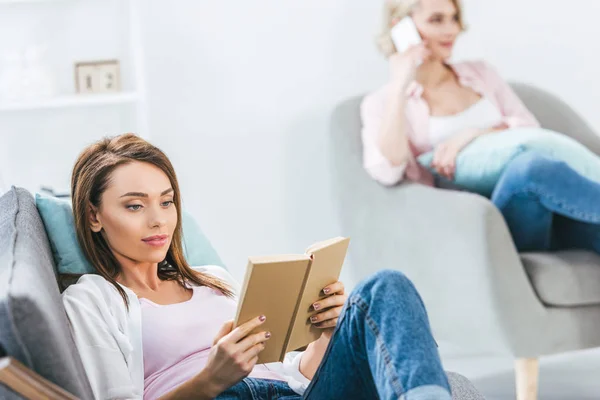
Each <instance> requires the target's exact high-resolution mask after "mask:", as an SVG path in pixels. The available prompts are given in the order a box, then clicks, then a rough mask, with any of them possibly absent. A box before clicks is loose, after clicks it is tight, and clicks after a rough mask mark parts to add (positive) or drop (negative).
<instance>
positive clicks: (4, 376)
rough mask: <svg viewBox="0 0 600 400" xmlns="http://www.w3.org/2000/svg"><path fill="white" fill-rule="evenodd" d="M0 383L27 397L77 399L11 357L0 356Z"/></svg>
mask: <svg viewBox="0 0 600 400" xmlns="http://www.w3.org/2000/svg"><path fill="white" fill-rule="evenodd" d="M0 383H2V384H4V385H6V386H7V387H9V388H10V389H11V390H13V391H14V392H16V393H18V394H19V395H21V396H23V397H25V398H27V399H50V400H54V399H56V400H60V399H67V400H77V397H75V396H73V395H72V394H70V393H69V392H67V391H65V390H63V389H61V388H60V387H58V386H56V385H55V384H54V383H52V382H50V381H49V380H47V379H45V378H43V377H42V376H41V375H38V374H37V373H36V372H34V371H32V370H30V369H29V368H27V367H25V366H24V365H23V364H21V363H20V362H19V361H17V360H15V359H14V358H12V357H3V358H0Z"/></svg>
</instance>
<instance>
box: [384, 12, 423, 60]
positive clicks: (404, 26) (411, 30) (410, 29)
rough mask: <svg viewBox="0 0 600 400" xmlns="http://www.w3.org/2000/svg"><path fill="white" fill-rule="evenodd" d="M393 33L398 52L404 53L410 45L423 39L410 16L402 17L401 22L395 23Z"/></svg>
mask: <svg viewBox="0 0 600 400" xmlns="http://www.w3.org/2000/svg"><path fill="white" fill-rule="evenodd" d="M391 35H392V41H393V42H394V45H395V46H396V50H398V53H404V52H405V51H406V50H408V49H409V48H410V47H412V46H414V45H417V44H419V43H421V42H422V41H423V40H422V39H421V35H420V34H419V31H418V30H417V26H416V25H415V23H414V21H413V19H412V18H411V17H410V16H408V17H404V18H402V19H401V20H400V22H398V23H397V24H396V25H394V27H393V28H392V31H391Z"/></svg>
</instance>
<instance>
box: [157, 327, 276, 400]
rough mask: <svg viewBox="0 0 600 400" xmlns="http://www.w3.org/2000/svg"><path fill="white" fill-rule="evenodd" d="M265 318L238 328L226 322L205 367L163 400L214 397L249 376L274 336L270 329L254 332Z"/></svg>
mask: <svg viewBox="0 0 600 400" xmlns="http://www.w3.org/2000/svg"><path fill="white" fill-rule="evenodd" d="M264 321H265V318H264V317H259V318H255V319H253V320H250V321H248V322H246V323H245V324H242V325H240V326H239V327H237V328H234V327H233V321H228V322H226V323H225V325H223V327H221V330H220V331H219V333H218V334H217V337H216V338H215V340H214V343H213V347H212V348H211V349H210V354H209V355H208V361H207V362H206V366H205V367H204V369H203V370H202V371H200V373H198V375H196V376H194V377H193V378H192V379H190V380H188V381H187V382H185V383H183V384H182V385H180V386H179V387H177V388H175V389H174V390H172V391H171V392H169V393H167V394H165V395H164V396H162V397H161V400H172V399H178V400H183V399H201V400H205V399H214V398H215V397H217V396H218V395H219V394H220V393H222V392H223V391H225V390H226V389H227V388H229V387H231V386H233V385H235V384H236V383H238V382H239V381H241V380H242V379H244V378H245V377H247V376H248V375H249V374H250V372H252V368H254V366H255V365H256V362H257V361H258V354H259V353H260V352H261V351H262V350H264V348H265V345H264V342H265V341H267V340H268V339H269V338H270V337H271V334H270V333H268V332H259V333H254V334H251V332H252V331H253V330H254V329H255V328H258V327H259V326H260V325H262V324H263V323H264Z"/></svg>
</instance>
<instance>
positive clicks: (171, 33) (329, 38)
mask: <svg viewBox="0 0 600 400" xmlns="http://www.w3.org/2000/svg"><path fill="white" fill-rule="evenodd" d="M465 3H466V4H465V5H466V17H467V21H468V23H469V25H470V31H469V32H468V33H467V34H465V36H464V38H463V40H462V42H461V43H460V44H459V48H458V51H457V58H459V59H460V58H479V57H483V58H486V59H487V60H489V61H490V62H492V63H493V64H495V65H496V66H497V68H498V69H499V70H500V72H501V73H502V74H503V75H505V77H507V78H510V79H516V80H522V81H526V82H530V83H534V84H537V85H540V86H542V87H544V88H546V89H548V90H550V91H552V92H554V93H557V94H559V95H561V96H562V97H563V98H565V99H566V100H567V101H568V102H569V103H571V104H572V105H573V106H574V107H575V109H576V110H578V111H579V112H581V113H582V114H583V115H584V116H585V117H586V118H587V119H588V120H589V121H590V122H591V123H592V124H593V125H594V126H595V127H596V128H597V129H599V130H600V114H598V113H596V112H595V111H596V110H595V108H596V107H597V105H598V101H597V100H598V93H600V79H598V78H597V73H596V71H599V70H600V68H599V67H600V65H599V64H600V58H599V57H598V55H597V53H595V51H596V48H597V46H595V44H596V39H595V38H597V37H600V25H599V24H597V23H596V21H595V19H596V17H597V15H598V11H600V2H595V1H592V0H575V1H572V2H570V3H569V5H568V8H566V7H565V5H564V4H565V3H564V2H562V1H560V2H559V1H548V0H527V1H523V0H504V1H501V2H498V1H491V0H466V1H465ZM149 4H150V6H149V7H148V8H147V10H146V13H145V16H144V23H145V38H146V40H147V42H146V44H147V49H146V51H147V60H148V80H149V95H150V103H149V104H150V110H151V112H150V114H151V121H150V124H151V127H152V134H153V137H154V138H155V141H156V142H157V143H158V144H159V145H160V146H162V147H163V148H164V149H165V150H167V151H168V154H169V155H171V157H172V158H173V160H174V161H175V163H176V166H177V168H178V172H179V176H180V179H181V181H182V186H183V189H184V195H185V197H184V199H185V201H186V205H187V207H188V208H189V209H190V210H192V212H193V213H194V214H195V215H197V217H198V218H199V219H200V220H201V221H202V224H203V226H204V227H205V230H206V231H207V233H208V234H209V236H210V237H211V238H212V240H213V242H214V244H215V246H216V247H217V249H218V250H219V252H220V253H221V254H222V256H223V258H224V259H225V261H226V263H227V264H228V265H229V266H230V268H231V269H232V270H233V271H234V274H236V275H237V276H241V274H242V271H243V268H244V266H245V260H246V257H247V256H248V255H250V254H261V253H270V252H298V251H301V250H302V249H303V248H304V247H305V246H306V245H307V244H309V243H310V242H312V241H314V240H318V239H323V238H326V237H328V236H332V235H337V234H342V235H343V234H344V232H341V231H340V230H339V229H338V227H337V224H336V218H335V210H334V206H333V204H332V198H331V195H330V192H329V190H328V179H329V177H328V174H327V154H326V151H325V149H324V146H325V143H326V140H327V135H328V118H329V114H330V112H331V110H332V108H333V107H334V105H335V104H336V102H338V101H340V100H341V99H344V98H346V97H348V96H350V95H354V94H358V93H362V92H365V91H366V90H368V89H370V88H373V87H376V86H377V85H379V84H380V83H381V82H383V81H384V79H385V78H386V76H387V66H386V65H385V62H384V61H383V59H382V58H380V57H379V55H378V54H377V53H376V51H375V49H374V46H373V37H374V34H375V33H376V31H377V29H378V28H379V23H380V7H381V4H382V1H365V0H328V1H326V2H324V1H321V0H305V1H302V2H300V1H294V2H291V1H276V0H255V1H252V2H229V1H227V2H225V1H219V0H205V1H202V2H198V1H193V0H179V1H177V2H169V3H167V2H164V1H160V0H150V2H149Z"/></svg>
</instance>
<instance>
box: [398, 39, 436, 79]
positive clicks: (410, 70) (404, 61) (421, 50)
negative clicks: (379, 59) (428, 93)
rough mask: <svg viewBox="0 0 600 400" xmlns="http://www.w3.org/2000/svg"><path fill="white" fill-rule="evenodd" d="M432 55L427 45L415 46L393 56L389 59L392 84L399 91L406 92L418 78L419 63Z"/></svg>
mask: <svg viewBox="0 0 600 400" xmlns="http://www.w3.org/2000/svg"><path fill="white" fill-rule="evenodd" d="M430 54H431V52H430V50H429V49H428V48H427V45H426V44H425V43H419V44H417V45H414V46H412V47H410V48H409V49H408V50H406V51H405V52H403V53H395V54H392V55H391V56H390V58H389V61H390V75H391V79H392V84H393V85H394V86H395V87H396V88H397V89H398V90H403V91H404V90H406V88H407V87H408V85H409V84H410V83H411V82H412V81H413V80H414V79H415V77H416V74H417V68H418V67H419V63H420V62H423V61H425V60H426V59H427V58H429V56H430Z"/></svg>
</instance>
